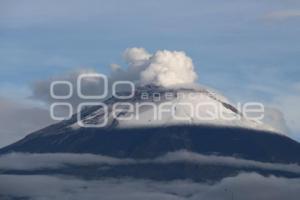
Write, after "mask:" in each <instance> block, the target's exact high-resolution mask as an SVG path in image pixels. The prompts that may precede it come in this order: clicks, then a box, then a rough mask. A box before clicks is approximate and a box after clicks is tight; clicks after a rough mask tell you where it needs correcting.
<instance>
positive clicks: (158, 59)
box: [141, 50, 197, 87]
mask: <svg viewBox="0 0 300 200" xmlns="http://www.w3.org/2000/svg"><path fill="white" fill-rule="evenodd" d="M196 79H197V74H196V72H195V71H194V65H193V62H192V59H191V58H190V57H188V56H187V55H186V54H185V53H184V52H179V51H167V50H163V51H157V52H156V53H155V54H154V55H153V56H152V57H150V59H149V64H148V66H147V67H146V69H145V70H144V71H143V72H142V73H141V81H142V83H144V84H149V83H150V84H155V85H160V86H163V87H170V86H174V85H180V84H192V83H195V81H196Z"/></svg>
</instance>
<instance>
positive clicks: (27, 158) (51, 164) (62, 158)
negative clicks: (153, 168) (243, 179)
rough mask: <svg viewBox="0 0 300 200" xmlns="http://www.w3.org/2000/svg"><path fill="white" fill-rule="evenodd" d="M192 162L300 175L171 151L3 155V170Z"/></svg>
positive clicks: (294, 168)
mask: <svg viewBox="0 0 300 200" xmlns="http://www.w3.org/2000/svg"><path fill="white" fill-rule="evenodd" d="M170 163H192V164H196V165H220V166H229V167H236V168H252V169H265V170H277V171H285V172H292V173H298V174H300V166H299V165H297V164H281V163H267V162H259V161H254V160H246V159H242V158H235V157H228V156H227V157H225V156H214V155H203V154H198V153H194V152H189V151H186V150H180V151H175V152H169V153H167V154H165V155H163V156H160V157H157V158H154V159H141V160H135V159H131V158H123V159H121V158H114V157H108V156H103V155H95V154H72V153H44V154H37V153H34V154H29V153H11V154H6V155H2V156H0V169H2V170H35V169H57V168H63V167H66V166H70V165H77V166H87V165H95V164H96V165H131V164H170Z"/></svg>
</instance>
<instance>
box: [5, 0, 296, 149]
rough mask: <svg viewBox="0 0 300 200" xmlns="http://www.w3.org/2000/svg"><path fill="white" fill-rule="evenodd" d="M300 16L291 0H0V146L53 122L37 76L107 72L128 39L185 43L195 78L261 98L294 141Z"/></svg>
mask: <svg viewBox="0 0 300 200" xmlns="http://www.w3.org/2000/svg"><path fill="white" fill-rule="evenodd" d="M299 25H300V2H299V1H297V0H284V1H283V0H260V1H258V0H240V1H237V0H218V1H211V0H201V1H199V0H197V1H193V0H189V1H179V0H160V1H158V0H153V1H143V0H127V1H115V0H107V1H106V0H100V1H96V0H91V1H88V2H87V1H78V0H75V1H68V0H60V1H58V0H52V1H50V0H42V1H34V0H27V1H22V0H21V1H16V0H1V1H0V127H1V132H0V140H1V142H0V146H4V145H7V144H9V143H11V142H14V141H16V140H17V139H20V138H21V137H23V136H25V135H26V134H28V133H29V132H31V131H34V130H37V129H39V128H42V127H44V126H46V125H48V124H51V123H53V121H51V119H50V117H49V112H48V111H47V109H46V108H45V106H44V103H45V102H41V101H40V100H39V101H38V100H37V99H34V98H32V97H33V96H34V94H33V92H34V90H33V87H34V85H35V83H36V82H38V81H41V80H47V79H49V78H51V77H57V76H61V75H63V74H68V73H70V72H73V71H75V70H77V69H85V68H88V69H95V70H97V71H99V72H101V73H109V72H110V67H109V66H110V64H111V63H116V64H119V65H125V63H124V61H123V59H122V52H124V50H125V49H126V48H130V47H143V48H145V49H147V50H148V51H150V52H155V51H157V50H159V49H167V50H172V51H173V50H179V51H184V52H185V53H186V54H187V55H188V56H189V57H191V58H192V59H193V63H194V66H195V68H196V71H197V73H198V76H199V79H198V82H199V83H200V84H203V85H207V86H209V87H213V88H215V89H217V90H219V91H221V93H223V94H224V95H225V96H226V97H229V98H230V99H231V100H232V101H234V102H245V101H260V102H263V103H264V104H265V105H266V106H268V107H269V108H270V110H271V111H272V113H273V114H274V113H275V114H274V115H275V116H276V117H277V118H278V119H280V120H281V121H283V122H284V123H285V124H286V126H287V129H288V132H289V135H290V136H291V137H293V138H294V139H297V140H300V124H299V123H297V121H298V119H299V118H300V106H299V105H298V104H299V102H300V77H299V75H300V66H299V65H300V57H299V55H300V39H299V35H300V26H299ZM28 116H30V117H28Z"/></svg>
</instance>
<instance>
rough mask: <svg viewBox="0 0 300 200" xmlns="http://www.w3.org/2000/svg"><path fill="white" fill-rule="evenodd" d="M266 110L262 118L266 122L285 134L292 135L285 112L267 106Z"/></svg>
mask: <svg viewBox="0 0 300 200" xmlns="http://www.w3.org/2000/svg"><path fill="white" fill-rule="evenodd" d="M264 110H265V111H264V118H263V120H262V121H263V123H264V124H267V125H269V126H271V127H272V128H274V129H275V130H276V131H279V132H280V133H282V134H284V135H287V136H288V135H290V130H289V128H288V126H287V122H286V119H285V117H284V114H283V113H282V112H281V111H280V110H279V109H278V108H275V107H270V106H265V107H264Z"/></svg>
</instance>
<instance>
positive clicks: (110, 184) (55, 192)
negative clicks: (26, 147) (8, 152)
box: [0, 173, 300, 200]
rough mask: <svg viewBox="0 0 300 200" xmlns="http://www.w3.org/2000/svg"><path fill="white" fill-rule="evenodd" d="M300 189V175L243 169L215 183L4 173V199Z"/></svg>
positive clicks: (132, 199)
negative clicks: (282, 176) (242, 171)
mask: <svg viewBox="0 0 300 200" xmlns="http://www.w3.org/2000/svg"><path fill="white" fill-rule="evenodd" d="M299 190H300V179H287V178H278V177H274V176H271V177H264V176H261V175H258V174H255V173H242V174H239V175H237V176H235V177H228V178H225V179H223V180H222V181H220V182H218V183H215V184H207V183H196V182H192V181H188V180H177V181H168V182H159V181H151V180H136V179H103V180H82V179H76V178H73V177H64V176H42V175H0V197H2V199H11V198H12V197H23V198H24V197H25V198H26V197H27V198H30V199H34V200H41V199H43V200H47V199H51V200H52V199H54V200H56V199H74V200H77V199H78V200H81V199H91V200H93V199H99V198H101V199H104V200H110V199H111V200H112V199H114V200H118V199H120V200H140V199H148V200H154V199H161V200H198V199H206V200H217V199H224V200H226V199H228V200H229V199H241V200H248V199H249V200H250V199H251V200H252V199H272V200H281V199H290V200H297V199H298V198H299V195H298V194H299ZM253 191H255V192H253Z"/></svg>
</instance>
